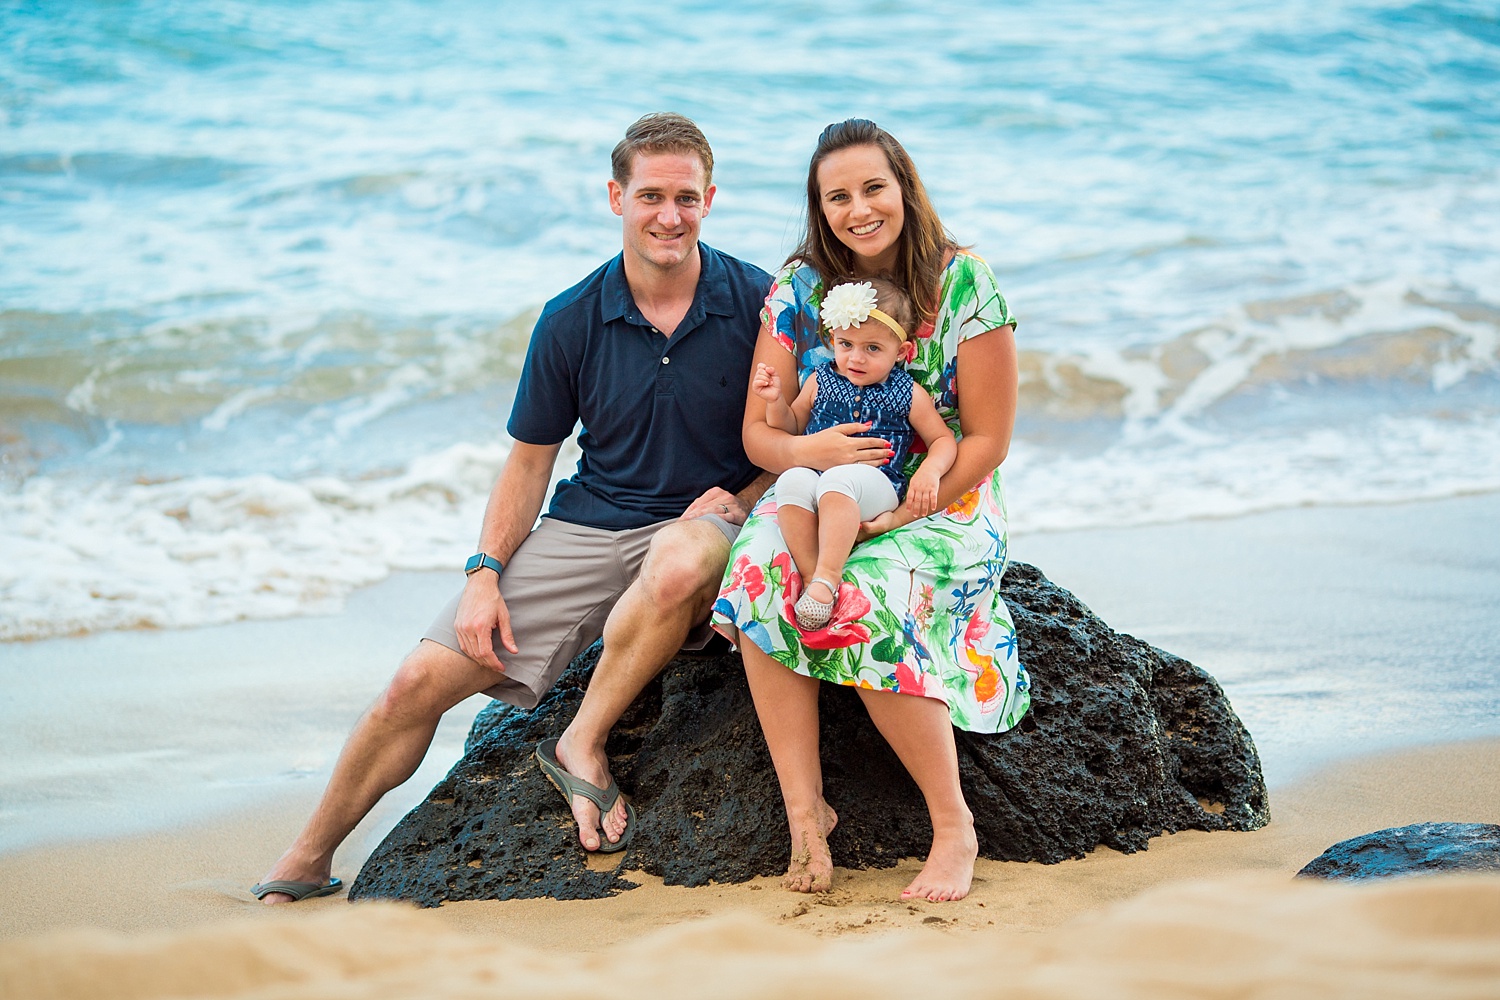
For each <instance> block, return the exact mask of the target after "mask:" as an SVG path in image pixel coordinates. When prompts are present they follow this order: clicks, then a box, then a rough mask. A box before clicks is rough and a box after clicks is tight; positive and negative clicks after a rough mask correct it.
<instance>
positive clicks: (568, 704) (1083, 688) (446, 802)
mask: <svg viewBox="0 0 1500 1000" xmlns="http://www.w3.org/2000/svg"><path fill="white" fill-rule="evenodd" d="M1002 587H1003V593H1004V595H1005V599H1006V602H1007V603H1008V604H1009V606H1010V609H1011V611H1012V613H1013V615H1014V616H1015V623H1016V628H1017V632H1018V633H1019V639H1020V656H1021V662H1022V663H1023V664H1025V665H1026V667H1027V669H1028V671H1029V672H1030V675H1031V685H1032V699H1033V700H1032V707H1031V711H1030V713H1029V714H1028V715H1027V716H1026V718H1025V719H1024V720H1023V721H1022V723H1021V724H1020V725H1019V726H1017V727H1016V728H1014V729H1012V730H1011V731H1009V732H1006V733H1000V734H997V735H992V736H980V735H975V734H972V733H965V732H957V733H956V735H957V741H958V757H959V766H960V769H961V776H962V781H963V786H964V793H965V796H966V797H967V799H968V803H969V806H970V808H971V809H972V810H973V812H974V818H975V827H976V830H977V833H978V837H979V852H980V854H981V855H982V856H983V857H987V858H996V859H1001V860H1008V861H1041V862H1046V863H1055V862H1058V861H1062V860H1064V859H1065V858H1076V857H1081V856H1083V855H1084V854H1086V853H1088V852H1089V851H1091V850H1093V849H1094V848H1095V847H1096V846H1098V845H1101V844H1102V845H1105V846H1107V847H1111V848H1114V849H1116V850H1119V851H1123V852H1127V853H1129V852H1134V851H1138V850H1142V849H1144V848H1145V847H1146V845H1147V841H1148V840H1150V838H1152V837H1154V836H1156V835H1157V834H1159V833H1162V832H1164V831H1165V832H1175V831H1178V830H1187V829H1194V830H1254V829H1257V828H1259V827H1261V826H1263V825H1265V823H1266V822H1267V820H1268V818H1269V808H1268V801H1267V796H1266V786H1265V781H1264V779H1263V778H1262V776H1261V770H1260V759H1259V757H1258V755H1257V754H1256V751H1255V746H1254V744H1253V743H1252V742H1251V739H1250V734H1249V733H1248V732H1247V731H1246V730H1245V727H1244V726H1243V725H1242V724H1241V723H1240V720H1239V718H1238V717H1237V716H1236V715H1235V714H1234V711H1233V709H1232V708H1231V707H1230V705H1229V701H1228V699H1227V698H1225V696H1224V692H1223V691H1222V690H1221V689H1220V687H1219V685H1218V684H1217V683H1216V682H1215V681H1214V679H1213V678H1212V677H1210V676H1209V675H1208V674H1207V673H1205V672H1204V671H1203V670H1201V669H1199V668H1198V667H1196V666H1194V665H1193V664H1191V663H1189V662H1187V661H1186V660H1183V659H1181V658H1179V657H1176V656H1173V655H1172V654H1170V653H1165V652H1162V651H1161V650H1159V649H1154V648H1152V647H1151V646H1148V645H1146V644H1145V643H1144V642H1141V641H1140V640H1138V639H1135V638H1133V637H1131V636H1128V635H1121V634H1119V633H1116V632H1114V631H1113V630H1111V629H1110V628H1109V626H1108V625H1106V624H1105V623H1104V622H1103V621H1101V620H1100V619H1099V618H1098V617H1096V616H1095V615H1094V614H1093V613H1092V612H1090V611H1089V609H1088V608H1086V607H1085V606H1084V605H1083V604H1082V603H1081V602H1080V601H1078V600H1077V599H1076V598H1075V597H1073V595H1072V594H1070V593H1068V592H1067V591H1066V590H1063V589H1062V588H1060V587H1057V586H1056V585H1054V584H1053V583H1052V582H1051V581H1049V580H1048V579H1047V578H1046V577H1044V576H1043V575H1042V574H1041V573H1040V572H1039V571H1038V570H1037V569H1036V568H1034V567H1032V566H1029V565H1026V564H1024V563H1012V564H1011V565H1010V567H1009V569H1008V570H1007V572H1006V574H1005V578H1004V580H1003V582H1002ZM599 652H600V647H599V646H598V645H597V644H596V645H595V647H594V648H592V649H590V650H589V651H587V652H585V653H584V654H582V655H581V656H579V657H578V658H577V659H576V660H574V661H573V663H572V664H571V665H570V666H569V667H568V669H567V670H566V671H565V672H564V673H563V675H562V677H561V678H560V680H559V681H558V683H557V685H556V687H554V688H553V690H552V691H551V692H549V693H548V694H547V696H546V697H545V698H543V700H542V702H541V704H539V705H538V706H537V707H536V708H535V709H533V710H531V711H529V712H528V711H520V710H516V711H509V712H507V711H503V710H502V708H503V707H502V706H499V705H498V704H496V705H494V706H491V707H490V708H488V709H486V710H485V711H483V712H481V713H480V715H479V716H478V717H477V718H476V719H475V722H474V728H473V731H472V732H471V734H470V738H469V741H468V745H467V747H466V751H465V753H464V756H463V758H462V759H461V760H460V761H459V762H458V764H457V765H455V767H454V768H453V770H452V771H451V772H450V773H449V774H448V776H447V777H446V778H445V779H443V781H442V782H441V783H440V784H438V786H437V787H436V788H434V789H433V790H432V792H431V793H430V794H429V795H428V797H427V799H426V800H425V801H424V802H422V803H421V804H420V805H419V806H418V807H417V808H415V809H414V810H412V811H411V812H410V813H409V814H408V815H407V816H406V818H405V819H403V820H402V821H401V823H400V824H399V825H397V827H396V828H395V829H394V830H392V831H391V833H390V835H389V836H387V837H386V839H385V841H384V842H383V843H382V844H381V845H380V846H379V847H378V848H377V849H376V851H375V853H374V854H373V855H372V856H371V857H370V859H369V860H368V861H367V862H366V864H365V866H364V869H363V870H362V871H361V872H360V874H359V878H358V880H357V881H356V882H355V883H354V885H353V886H352V887H351V891H350V898H352V899H359V898H366V897H386V898H398V899H406V900H412V901H414V902H417V903H419V904H421V905H424V906H437V905H440V904H441V903H443V902H444V901H446V900H459V899H513V898H529V897H539V896H552V897H556V898H559V899H580V898H597V897H601V896H607V895H613V894H615V893H617V892H619V891H621V890H623V889H628V888H632V887H633V886H634V885H635V883H633V882H631V881H630V880H629V879H628V878H626V877H625V876H624V875H623V874H622V872H624V871H625V870H627V869H635V870H641V871H645V872H648V873H650V874H652V875H657V876H660V877H661V878H662V879H664V880H665V881H666V882H667V883H668V884H673V885H690V886H693V885H704V884H706V883H708V882H709V881H718V882H741V881H744V880H746V879H749V878H752V877H754V876H757V875H773V874H779V873H781V872H784V871H785V870H786V866H787V859H788V855H789V852H790V840H789V837H788V835H787V830H786V821H785V814H784V812H783V810H782V802H781V795H780V791H779V789H778V787H777V784H776V775H775V772H774V771H773V770H772V767H771V760H770V755H769V753H768V752H767V750H766V744H765V739H764V737H763V736H762V735H761V730H760V726H759V724H758V723H757V721H756V717H755V710H754V707H753V705H752V704H751V700H750V693H749V689H748V688H747V686H746V683H745V676H744V671H743V668H742V666H741V664H740V661H739V657H738V655H737V654H733V653H725V654H723V655H719V656H716V657H711V658H700V659H690V658H679V659H677V660H674V661H673V662H672V663H671V664H669V665H668V667H667V669H666V670H664V671H663V673H662V675H661V677H660V678H659V679H658V680H657V681H656V682H654V683H653V684H652V685H651V686H650V687H648V688H647V689H646V691H645V692H643V693H642V695H641V697H640V698H638V699H637V700H636V703H635V704H634V705H633V706H632V707H631V709H630V710H629V712H627V714H626V715H625V717H624V718H623V719H622V720H621V721H620V723H619V725H617V726H616V727H615V730H614V733H613V735H612V736H611V738H610V741H609V744H608V752H609V755H610V760H611V762H612V771H613V773H614V775H615V778H616V780H617V781H618V782H619V784H620V787H621V788H622V789H623V790H624V791H625V793H626V794H627V795H629V796H631V800H632V801H633V803H634V805H635V809H636V813H637V816H638V820H637V822H638V829H637V833H636V835H635V838H634V842H633V843H632V844H631V845H630V848H629V850H628V851H626V852H623V857H622V858H621V862H622V863H620V864H618V865H617V866H613V867H611V866H607V865H601V864H600V861H599V860H596V861H595V862H594V864H593V865H589V864H587V863H586V856H585V853H584V852H583V850H582V849H581V848H580V847H579V845H578V842H577V832H576V829H575V827H574V824H573V821H572V815H571V813H570V812H569V810H568V808H567V806H566V804H565V803H564V802H563V799H562V797H561V796H560V795H559V794H558V793H557V791H556V790H554V789H553V787H552V786H551V785H550V784H549V783H548V782H547V780H546V779H545V778H544V777H543V776H542V774H541V772H540V770H538V768H537V766H536V763H535V762H534V760H533V759H532V753H533V749H534V748H535V745H536V744H537V743H538V742H540V741H541V740H543V739H545V738H547V737H549V736H556V735H558V734H559V733H561V732H562V730H563V728H564V727H565V726H566V725H567V723H568V721H569V720H570V719H571V718H572V717H573V714H574V712H576V711H577V708H578V704H579V702H580V701H581V700H582V698H583V691H584V687H585V685H586V684H587V681H588V678H589V675H590V672H591V671H592V670H593V667H594V664H595V663H596V662H597V661H598V657H599ZM820 698H821V701H820V710H821V716H822V731H821V739H822V758H823V767H824V784H825V795H826V796H827V799H828V801H829V803H830V804H831V805H832V806H833V807H834V809H835V810H836V811H837V812H838V814H839V818H840V821H839V825H838V828H837V829H836V830H834V832H833V834H832V836H831V837H829V846H830V847H831V849H832V851H833V858H834V863H835V864H836V865H839V866H841V867H846V868H870V867H889V866H891V865H893V864H895V863H896V861H897V860H899V859H901V858H907V857H922V856H924V855H925V854H926V851H927V848H928V846H929V843H930V840H931V836H932V831H931V826H930V825H929V823H928V820H927V812H926V809H925V807H924V806H923V803H922V798H921V795H920V793H919V792H918V791H917V788H916V785H915V784H914V783H913V782H912V780H911V778H910V777H909V776H908V775H907V774H906V771H905V770H904V769H903V768H902V766H901V764H900V762H899V761H898V760H897V759H896V757H895V755H894V753H893V752H892V751H891V750H890V748H889V747H888V746H887V745H886V744H885V741H884V740H883V739H881V737H880V735H879V734H878V733H877V732H876V730H875V727H874V725H873V724H872V723H871V722H870V720H869V716H868V715H867V714H866V713H865V711H864V709H863V707H862V705H861V704H860V702H859V697H858V695H857V694H856V692H855V691H853V690H852V689H849V688H842V687H835V686H833V685H826V684H825V685H823V689H822V693H821V696H820ZM608 857H610V858H616V857H621V856H620V855H611V856H608Z"/></svg>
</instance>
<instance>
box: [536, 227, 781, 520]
mask: <svg viewBox="0 0 1500 1000" xmlns="http://www.w3.org/2000/svg"><path fill="white" fill-rule="evenodd" d="M698 251H699V253H700V254H701V257H702V265H703V266H702V271H701V272H700V274H699V277H698V289H697V292H696V293H695V294H694V295H693V304H692V306H691V308H689V309H688V311H687V315H686V316H684V317H683V319H682V322H681V323H679V324H678V325H677V329H676V330H674V331H673V332H672V336H671V337H664V336H662V335H661V334H660V333H657V332H656V331H655V330H653V329H652V327H651V324H650V323H649V322H647V320H646V319H645V317H643V316H642V315H641V311H640V310H639V309H637V308H636V305H635V299H634V298H633V297H632V296H631V294H630V286H629V285H628V284H627V283H626V281H625V263H624V255H623V254H622V255H620V256H618V257H616V258H615V259H614V260H611V261H610V262H609V263H607V264H605V265H604V266H603V267H601V268H599V270H597V271H595V272H594V273H593V274H591V275H589V276H588V277H587V278H585V279H584V280H583V281H581V282H579V283H578V284H577V285H574V286H573V287H572V288H570V289H568V290H567V291H566V292H563V293H562V294H561V295H559V296H558V297H557V298H555V299H553V300H552V301H551V302H548V303H547V307H546V308H545V309H543V310H542V315H541V318H540V319H538V320H537V323H536V329H535V330H533V331H532V334H531V344H530V346H529V347H528V348H527V350H526V366H525V368H523V369H522V371H521V383H520V385H519V386H518V387H517V389H516V400H515V405H514V406H513V407H512V408H511V413H510V423H509V424H508V425H507V428H506V429H507V430H508V431H509V432H510V436H511V437H512V438H514V439H515V440H517V441H522V442H525V443H527V444H557V443H558V442H560V441H563V440H566V439H567V437H568V435H569V434H571V433H573V427H574V425H575V424H576V423H578V422H580V421H581V422H582V424H583V430H582V432H581V433H580V434H579V436H578V444H579V446H580V447H581V448H582V449H583V457H582V458H581V459H580V460H579V462H578V471H577V472H576V473H574V475H573V477H572V478H571V479H567V480H565V481H563V482H561V483H558V484H557V490H556V492H554V493H553V495H552V504H551V506H550V507H549V508H548V511H547V516H548V517H555V518H557V519H558V520H559V521H568V522H570V523H573V524H584V525H589V526H591V527H595V528H606V529H610V530H616V531H617V530H621V529H625V528H641V527H645V526H646V525H648V524H654V523H656V522H657V521H664V520H667V519H669V518H674V517H677V516H678V515H679V514H681V513H682V512H683V511H684V510H686V509H687V507H688V505H689V504H690V503H692V502H693V501H694V500H696V499H698V497H700V496H702V495H703V493H704V492H706V491H707V490H709V489H710V488H712V487H714V486H720V487H723V488H724V489H726V490H729V491H730V492H737V491H739V490H741V489H744V488H745V487H746V486H748V485H749V484H750V482H751V480H753V479H754V478H755V477H756V475H758V474H759V470H758V469H757V468H756V467H755V466H754V465H752V464H750V460H749V459H748V458H746V457H745V446H744V443H743V441H742V440H741V436H740V435H741V421H742V419H743V417H744V412H745V392H746V388H747V387H748V386H749V384H750V368H751V365H752V364H753V358H754V356H755V338H756V333H757V332H758V329H759V325H760V308H761V305H762V304H763V303H764V300H765V296H766V293H767V292H769V291H770V288H771V276H770V275H769V274H767V273H766V272H765V271H762V270H761V269H760V268H758V267H756V266H755V265H753V264H747V263H745V262H744V261H740V260H736V259H735V258H733V257H730V256H728V255H727V254H722V253H719V252H718V251H716V250H713V249H712V248H710V247H708V246H705V245H704V244H702V243H699V244H698Z"/></svg>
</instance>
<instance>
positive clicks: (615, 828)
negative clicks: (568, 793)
mask: <svg viewBox="0 0 1500 1000" xmlns="http://www.w3.org/2000/svg"><path fill="white" fill-rule="evenodd" d="M569 734H570V733H569V731H568V730H564V731H563V734H562V736H560V737H559V738H558V740H557V762H558V763H559V764H561V765H562V766H563V770H565V771H567V772H568V773H569V774H571V775H572V776H573V777H575V778H581V779H583V780H584V781H587V782H588V783H589V784H591V785H596V786H598V787H599V788H608V787H609V783H610V780H611V779H610V776H609V758H608V757H606V756H604V753H603V752H602V751H596V752H594V753H589V752H587V751H584V750H580V749H579V748H578V747H577V745H576V744H574V743H571V742H570V741H569ZM570 804H571V806H572V808H573V819H574V820H576V821H577V823H578V842H579V843H580V844H582V845H583V849H584V850H586V851H597V850H598V849H599V847H600V845H601V844H602V841H601V840H600V830H601V826H602V830H603V836H604V837H607V838H608V839H609V842H610V843H611V844H614V843H617V842H618V841H619V839H620V838H621V837H622V836H624V835H625V799H624V797H623V796H622V797H621V798H618V799H616V800H615V804H614V805H613V806H611V807H610V810H609V812H608V813H606V814H605V815H604V818H603V822H602V824H601V821H600V818H599V807H598V806H596V805H594V804H593V803H592V802H590V801H589V800H588V799H586V798H584V797H583V796H582V795H575V796H573V798H572V800H571V803H570Z"/></svg>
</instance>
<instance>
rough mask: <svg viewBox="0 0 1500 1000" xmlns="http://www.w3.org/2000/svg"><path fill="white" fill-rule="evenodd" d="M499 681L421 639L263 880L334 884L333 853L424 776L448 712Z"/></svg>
mask: <svg viewBox="0 0 1500 1000" xmlns="http://www.w3.org/2000/svg"><path fill="white" fill-rule="evenodd" d="M494 683H495V673H494V671H492V670H490V669H489V668H488V667H483V666H480V665H479V664H477V663H475V662H474V661H473V660H471V659H469V658H468V657H467V656H464V655H463V654H462V653H457V652H454V651H453V650H451V649H449V648H448V647H446V646H443V645H441V644H439V643H436V642H431V641H429V640H423V641H422V642H420V643H419V644H418V645H417V648H416V649H414V650H412V652H411V653H410V654H409V655H408V656H407V657H406V659H405V660H403V661H402V663H401V666H400V667H399V668H398V669H397V671H396V675H395V676H394V677H393V678H391V683H390V685H389V686H388V687H387V688H386V689H385V691H384V692H383V693H382V694H381V695H380V697H379V698H378V699H376V701H375V704H374V705H372V706H370V709H369V710H368V711H367V712H365V714H364V715H363V716H361V717H360V720H359V721H358V722H357V723H355V725H354V730H353V731H352V732H351V733H350V734H349V739H348V741H347V742H346V743H345V744H344V749H343V750H342V751H341V752H340V753H339V759H338V762H337V763H336V764H334V766H333V775H332V776H331V777H330V778H329V779H328V787H327V788H325V789H324V790H323V797H322V798H321V799H319V800H318V805H317V808H316V809H314V810H313V814H312V816H311V817H309V818H308V821H307V825H305V826H304V827H303V828H302V832H301V833H299V834H298V835H297V839H296V840H294V841H292V846H291V847H288V848H287V850H286V853H285V854H283V855H282V856H281V858H280V859H279V860H277V862H276V864H275V865H273V866H272V867H271V870H270V871H269V872H267V873H266V877H265V878H263V879H261V881H262V882H270V881H273V880H281V879H285V880H288V881H292V882H317V883H319V884H322V883H326V882H327V881H328V877H329V874H330V873H331V872H332V871H333V852H334V851H335V850H337V849H338V846H339V845H340V844H342V843H343V842H344V838H346V837H348V836H349V834H350V832H351V831H353V829H354V827H355V826H356V825H358V824H359V821H360V820H362V819H364V818H365V816H366V815H367V814H368V813H369V811H370V810H371V809H373V808H374V807H375V803H377V802H379V801H380V798H381V796H383V795H384V794H385V793H386V792H388V791H390V790H391V789H392V788H395V787H396V786H397V785H399V784H401V783H402V782H403V781H405V780H406V779H407V778H410V777H411V776H412V774H414V773H415V772H416V770H417V766H418V765H419V764H421V763H422V757H423V756H424V755H426V753H427V748H428V747H429V746H431V744H432V736H433V733H435V732H436V731H437V725H438V721H439V720H440V719H441V718H442V717H443V713H444V712H446V711H448V709H450V708H452V707H453V706H454V705H457V704H458V703H459V702H461V701H463V700H464V699H465V698H467V697H469V696H470V695H473V694H477V693H478V692H480V691H483V690H484V689H485V688H487V687H490V686H491V685H493V684H494ZM263 901H264V902H266V903H272V904H274V903H288V902H291V897H290V896H288V895H286V894H285V893H279V892H273V893H270V894H269V895H267V896H266V897H265V899H264V900H263Z"/></svg>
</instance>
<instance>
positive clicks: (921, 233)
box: [787, 118, 959, 322]
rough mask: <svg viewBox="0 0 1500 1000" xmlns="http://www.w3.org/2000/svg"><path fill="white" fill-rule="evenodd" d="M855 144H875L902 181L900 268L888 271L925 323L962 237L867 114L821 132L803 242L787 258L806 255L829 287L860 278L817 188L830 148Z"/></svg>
mask: <svg viewBox="0 0 1500 1000" xmlns="http://www.w3.org/2000/svg"><path fill="white" fill-rule="evenodd" d="M854 146H875V147H876V148H878V149H880V150H881V151H882V152H884V153H885V158H886V161H887V162H888V163H890V165H891V171H892V173H894V174H895V175H896V183H897V184H899V185H900V186H901V204H902V208H903V213H904V216H905V218H904V221H903V222H902V225H901V235H900V236H898V237H897V239H898V240H899V241H900V249H899V252H898V253H897V256H896V273H895V274H892V275H889V277H890V278H891V280H893V281H895V282H896V283H897V284H899V285H900V286H901V287H902V288H904V289H906V292H907V294H908V295H910V296H911V298H912V301H913V303H915V304H916V307H917V313H918V315H919V316H920V318H921V320H922V321H923V322H926V321H928V320H931V319H933V318H934V317H935V316H936V315H937V307H938V294H939V292H940V288H939V286H940V284H941V280H942V274H943V267H944V265H945V264H946V263H947V256H948V252H949V251H950V250H956V249H958V248H959V247H958V242H957V241H956V240H954V238H953V236H952V234H950V233H949V232H948V230H946V229H944V228H943V223H942V220H941V219H939V218H938V215H937V212H936V210H934V209H933V207H932V202H931V201H930V200H929V199H928V197H927V189H926V188H925V187H923V186H922V178H921V177H920V176H918V175H917V167H916V164H914V163H912V161H911V156H910V155H909V154H908V153H907V152H906V149H905V147H903V146H902V145H901V143H899V142H897V141H896V137H895V136H893V135H891V134H890V133H889V132H887V131H886V130H885V129H883V128H881V127H880V126H879V125H876V124H875V123H874V122H872V121H869V120H867V119H864V118H850V119H849V120H848V121H842V122H835V123H834V124H832V125H830V126H828V127H827V128H825V129H824V130H823V134H822V135H820V136H818V146H817V148H816V149H814V150H813V155H812V162H811V163H809V164H808V166H807V220H806V221H807V228H806V231H805V234H804V235H803V237H802V243H801V244H800V245H799V246H798V247H797V249H796V250H794V251H792V255H791V256H790V257H788V258H787V263H791V262H792V261H794V260H802V261H805V262H806V263H808V264H811V265H812V266H813V267H815V268H817V270H818V274H819V275H820V276H821V277H822V278H823V282H824V286H825V287H828V288H831V287H833V286H834V285H836V284H838V283H839V282H841V281H848V280H850V279H852V278H856V277H858V275H857V274H856V273H855V269H854V251H853V250H851V249H849V248H848V247H847V246H845V245H844V244H843V243H842V242H840V240H839V238H838V236H837V235H836V234H835V233H834V231H833V228H832V227H831V226H829V225H828V220H827V219H826V218H824V216H823V204H822V192H821V191H820V190H819V189H818V165H819V164H821V163H822V162H823V161H824V160H825V159H827V158H828V156H829V155H830V154H832V153H836V152H838V151H839V150H841V149H849V148H851V147H854Z"/></svg>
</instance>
